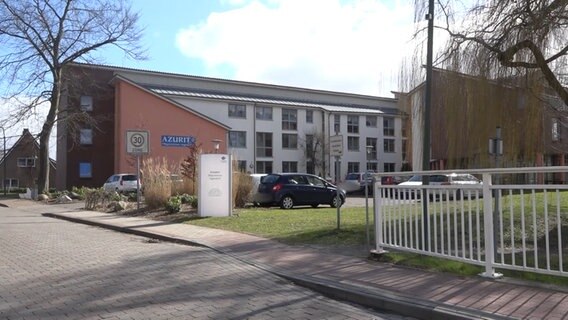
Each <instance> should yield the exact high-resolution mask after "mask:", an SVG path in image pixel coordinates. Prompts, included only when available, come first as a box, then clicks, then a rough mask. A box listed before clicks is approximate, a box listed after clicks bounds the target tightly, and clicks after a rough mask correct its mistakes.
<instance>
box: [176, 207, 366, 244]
mask: <svg viewBox="0 0 568 320" xmlns="http://www.w3.org/2000/svg"><path fill="white" fill-rule="evenodd" d="M236 213H237V214H238V216H231V217H209V218H202V219H193V220H189V221H186V222H185V223H189V224H193V225H198V226H204V227H211V228H218V229H225V230H231V231H236V232H243V233H248V234H253V235H258V236H261V237H265V238H270V239H274V240H277V241H281V242H284V243H288V244H318V245H364V244H365V208H342V209H341V214H340V216H341V224H340V230H339V231H338V230H337V209H335V208H329V207H323V206H322V207H320V208H316V209H313V208H295V209H291V210H281V209H277V208H250V209H239V210H237V211H236ZM369 224H370V227H369V228H370V230H371V231H370V232H371V233H372V232H373V231H372V225H373V212H372V208H369Z"/></svg>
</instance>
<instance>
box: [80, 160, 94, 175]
mask: <svg viewBox="0 0 568 320" xmlns="http://www.w3.org/2000/svg"><path fill="white" fill-rule="evenodd" d="M92 169H93V168H92V167H91V163H90V162H79V178H92V177H93V170H92Z"/></svg>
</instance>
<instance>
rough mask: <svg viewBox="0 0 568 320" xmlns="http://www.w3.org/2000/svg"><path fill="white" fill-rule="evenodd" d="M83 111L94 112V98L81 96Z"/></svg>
mask: <svg viewBox="0 0 568 320" xmlns="http://www.w3.org/2000/svg"><path fill="white" fill-rule="evenodd" d="M80 103H81V111H93V97H91V96H81V102H80Z"/></svg>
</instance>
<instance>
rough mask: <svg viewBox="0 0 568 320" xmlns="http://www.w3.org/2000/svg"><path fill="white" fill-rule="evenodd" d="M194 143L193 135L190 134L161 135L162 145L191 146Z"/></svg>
mask: <svg viewBox="0 0 568 320" xmlns="http://www.w3.org/2000/svg"><path fill="white" fill-rule="evenodd" d="M194 144H195V137H192V136H162V146H164V147H191V146H192V145H194Z"/></svg>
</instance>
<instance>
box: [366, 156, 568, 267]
mask: <svg viewBox="0 0 568 320" xmlns="http://www.w3.org/2000/svg"><path fill="white" fill-rule="evenodd" d="M454 172H455V173H466V172H465V171H464V170H457V171H423V172H413V173H408V172H404V173H395V175H409V174H417V175H433V174H436V175H437V174H444V173H446V174H449V173H454ZM566 172H568V167H538V168H508V169H487V170H469V171H467V173H470V174H474V175H475V176H478V177H480V178H481V179H482V183H481V184H477V185H427V186H422V185H417V186H403V185H381V184H380V182H377V183H375V185H374V190H373V191H374V202H375V206H374V209H375V210H374V211H375V212H374V215H375V216H374V217H375V220H374V221H375V250H376V251H377V252H379V253H380V252H383V251H384V250H385V249H388V248H390V249H396V250H402V251H409V252H414V253H419V254H425V255H431V256H438V257H443V258H448V259H454V260H459V261H463V262H467V263H471V264H476V265H481V266H484V267H485V272H484V273H483V275H484V276H487V277H497V276H499V274H498V273H496V272H495V269H496V268H500V269H511V270H521V271H531V272H538V273H544V274H552V275H560V276H568V264H567V265H564V263H567V262H568V261H566V260H567V259H564V254H565V253H566V252H568V251H567V250H568V185H564V184H493V182H494V181H496V180H499V181H505V182H507V181H518V180H519V179H518V176H519V175H526V176H529V177H530V179H526V180H527V181H535V182H538V181H546V180H547V179H546V177H547V176H550V175H551V174H553V175H559V176H560V175H564V174H565V173H566ZM391 174H392V173H391ZM383 175H387V174H377V175H376V177H377V181H381V179H380V176H383Z"/></svg>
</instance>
